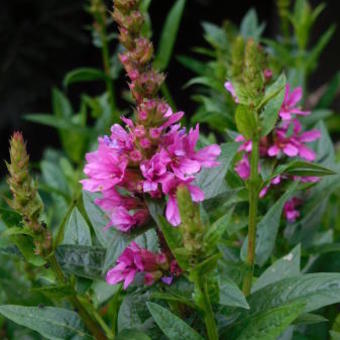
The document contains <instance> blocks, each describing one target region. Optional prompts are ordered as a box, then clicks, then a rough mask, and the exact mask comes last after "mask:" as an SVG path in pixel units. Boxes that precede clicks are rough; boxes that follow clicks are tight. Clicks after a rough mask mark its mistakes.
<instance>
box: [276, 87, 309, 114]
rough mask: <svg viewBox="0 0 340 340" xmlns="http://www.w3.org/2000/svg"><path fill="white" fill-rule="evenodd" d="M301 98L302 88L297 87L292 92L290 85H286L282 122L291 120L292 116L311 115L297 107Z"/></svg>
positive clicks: (281, 111)
mask: <svg viewBox="0 0 340 340" xmlns="http://www.w3.org/2000/svg"><path fill="white" fill-rule="evenodd" d="M301 98H302V88H301V87H297V88H296V89H294V90H293V91H292V92H290V86H289V84H287V85H286V92H285V97H284V99H283V103H282V106H281V109H280V117H281V118H282V120H291V119H292V115H302V116H307V115H309V114H310V111H302V110H300V109H299V108H297V107H296V104H297V103H298V102H299V101H300V100H301Z"/></svg>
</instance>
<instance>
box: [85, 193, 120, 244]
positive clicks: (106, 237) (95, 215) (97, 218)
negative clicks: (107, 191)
mask: <svg viewBox="0 0 340 340" xmlns="http://www.w3.org/2000/svg"><path fill="white" fill-rule="evenodd" d="M97 197H98V195H95V194H92V193H89V192H87V191H83V200H84V207H85V210H86V213H87V216H88V217H89V219H90V222H91V224H92V227H93V230H94V232H95V234H96V237H97V239H98V241H99V243H100V244H101V245H102V246H103V247H104V248H107V247H108V246H109V245H110V243H111V242H112V240H113V239H114V237H115V236H116V230H115V229H114V228H109V229H107V230H104V228H105V226H107V224H108V223H109V219H108V217H107V216H106V215H105V213H104V212H103V211H102V210H101V209H100V208H99V207H98V205H96V204H95V203H94V201H95V199H96V198H97Z"/></svg>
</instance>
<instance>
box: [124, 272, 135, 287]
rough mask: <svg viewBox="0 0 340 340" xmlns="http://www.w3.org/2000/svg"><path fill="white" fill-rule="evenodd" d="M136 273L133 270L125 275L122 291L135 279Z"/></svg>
mask: <svg viewBox="0 0 340 340" xmlns="http://www.w3.org/2000/svg"><path fill="white" fill-rule="evenodd" d="M136 272H137V271H136V270H135V269H132V270H130V271H129V273H128V274H127V275H126V277H125V281H124V286H123V288H124V289H126V288H127V287H128V286H129V285H130V284H131V283H132V281H133V280H134V279H135V276H136Z"/></svg>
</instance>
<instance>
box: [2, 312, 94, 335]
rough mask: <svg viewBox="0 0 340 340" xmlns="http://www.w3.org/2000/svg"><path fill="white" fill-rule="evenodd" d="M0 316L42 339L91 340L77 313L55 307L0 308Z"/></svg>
mask: <svg viewBox="0 0 340 340" xmlns="http://www.w3.org/2000/svg"><path fill="white" fill-rule="evenodd" d="M0 314H2V315H3V316H4V317H6V318H7V319H10V320H11V321H13V322H15V323H17V324H19V325H21V326H24V327H27V328H30V329H33V330H35V331H36V332H38V333H39V334H41V335H42V336H43V337H44V338H47V339H51V340H64V339H71V338H73V337H78V338H79V339H86V340H87V339H88V340H89V339H91V337H90V336H89V335H87V334H86V333H85V331H84V326H83V324H82V322H81V320H80V318H79V316H78V314H77V313H75V312H72V311H70V310H67V309H62V308H56V307H43V308H39V307H24V306H14V305H4V306H0Z"/></svg>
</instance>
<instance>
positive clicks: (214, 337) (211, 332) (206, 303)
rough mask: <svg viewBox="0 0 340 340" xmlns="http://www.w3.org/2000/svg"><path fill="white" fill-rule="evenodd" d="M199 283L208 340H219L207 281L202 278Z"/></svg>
mask: <svg viewBox="0 0 340 340" xmlns="http://www.w3.org/2000/svg"><path fill="white" fill-rule="evenodd" d="M197 281H198V282H197V285H198V289H199V290H200V293H201V307H202V308H203V311H204V322H205V327H206V330H207V334H208V339H209V340H218V331H217V326H216V321H215V316H214V311H213V309H212V306H211V303H210V298H209V293H208V286H207V280H206V279H204V278H202V277H199V278H198V280H197Z"/></svg>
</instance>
